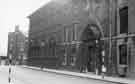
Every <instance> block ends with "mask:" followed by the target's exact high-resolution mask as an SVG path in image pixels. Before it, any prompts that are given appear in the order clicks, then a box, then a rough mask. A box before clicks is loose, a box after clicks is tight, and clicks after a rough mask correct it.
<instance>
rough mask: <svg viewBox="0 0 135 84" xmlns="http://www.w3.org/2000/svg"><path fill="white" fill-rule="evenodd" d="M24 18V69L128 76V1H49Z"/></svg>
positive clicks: (130, 35) (129, 59) (132, 66)
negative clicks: (26, 36) (26, 25)
mask: <svg viewBox="0 0 135 84" xmlns="http://www.w3.org/2000/svg"><path fill="white" fill-rule="evenodd" d="M29 19H30V29H29V50H28V64H29V65H34V66H43V67H48V68H67V69H69V70H80V71H85V72H93V73H98V74H101V73H102V72H105V73H106V74H107V75H116V76H127V77H130V76H131V74H133V71H134V63H133V60H135V59H134V58H133V50H134V49H131V48H130V47H131V45H132V44H133V43H134V42H133V41H131V40H132V39H133V38H134V32H133V33H130V32H131V31H133V30H134V28H133V27H129V25H131V24H129V25H128V0H54V1H51V2H49V3H48V4H46V5H44V6H43V7H41V8H40V9H38V10H37V11H35V12H34V13H33V14H31V15H30V16H29ZM132 25H133V24H132ZM130 43H131V44H130ZM129 44H130V46H129ZM131 53H132V55H130V54H131ZM129 55H130V56H129ZM131 60H132V61H131ZM129 62H130V63H129Z"/></svg>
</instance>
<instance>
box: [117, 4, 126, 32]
mask: <svg viewBox="0 0 135 84" xmlns="http://www.w3.org/2000/svg"><path fill="white" fill-rule="evenodd" d="M119 15H120V34H122V33H127V32H128V6H125V7H123V8H121V9H120V11H119Z"/></svg>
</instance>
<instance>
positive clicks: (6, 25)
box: [0, 0, 51, 56]
mask: <svg viewBox="0 0 135 84" xmlns="http://www.w3.org/2000/svg"><path fill="white" fill-rule="evenodd" d="M49 1H51V0H0V55H4V56H6V55H7V44H8V42H7V41H8V32H13V31H14V28H15V26H16V25H19V26H20V30H21V31H22V32H26V33H27V32H28V29H29V19H28V18H27V16H29V15H30V14H31V13H32V12H34V11H35V10H37V9H38V8H40V7H41V6H42V5H44V4H46V3H48V2H49Z"/></svg>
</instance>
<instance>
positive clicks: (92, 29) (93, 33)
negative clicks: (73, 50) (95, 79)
mask: <svg viewBox="0 0 135 84" xmlns="http://www.w3.org/2000/svg"><path fill="white" fill-rule="evenodd" d="M100 38H101V32H100V30H99V28H98V26H97V25H96V24H88V25H87V26H86V28H85V29H84V31H83V33H82V36H81V41H82V44H81V53H82V54H81V72H83V71H87V72H95V73H96V72H97V73H98V74H100V73H101V66H102V56H101V45H100Z"/></svg>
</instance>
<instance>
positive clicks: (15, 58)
mask: <svg viewBox="0 0 135 84" xmlns="http://www.w3.org/2000/svg"><path fill="white" fill-rule="evenodd" d="M27 39H28V38H27V37H26V35H25V34H24V33H22V32H21V31H20V30H19V26H16V27H15V31H14V32H9V34H8V52H7V56H8V57H9V58H10V59H11V60H12V64H23V62H24V60H25V59H26V57H27V49H28V48H27V46H28V41H27Z"/></svg>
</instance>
